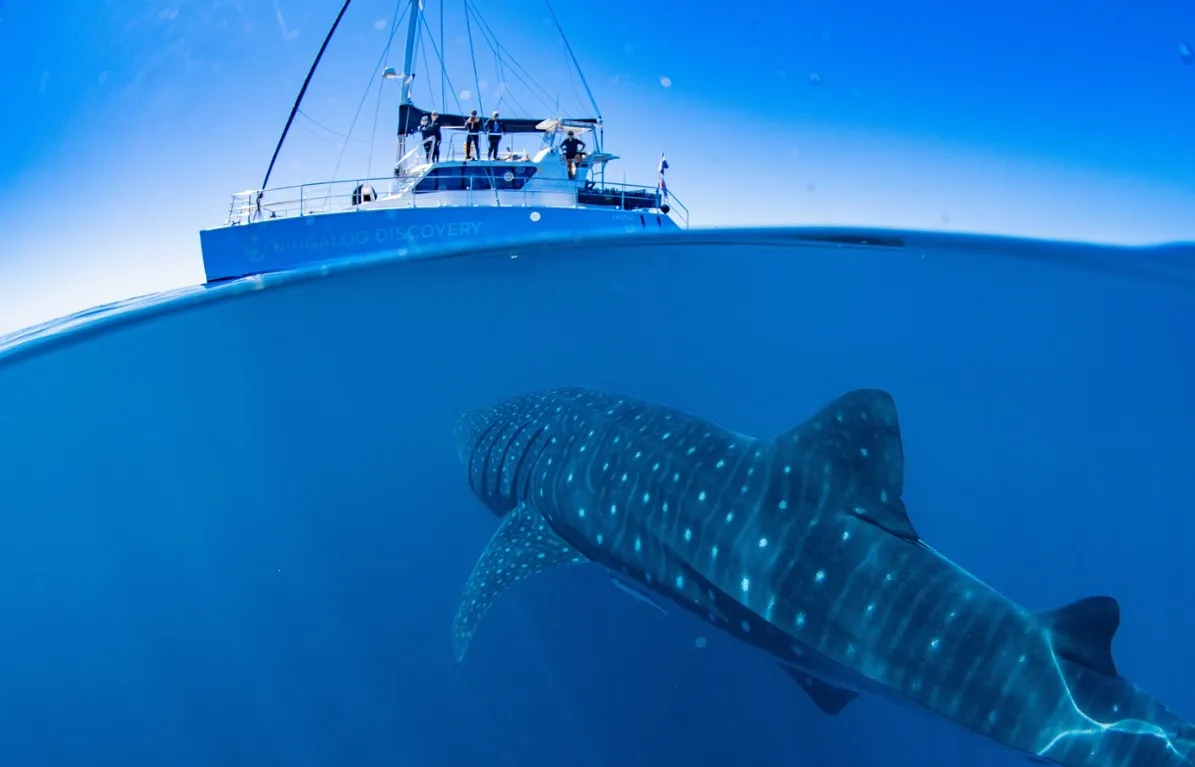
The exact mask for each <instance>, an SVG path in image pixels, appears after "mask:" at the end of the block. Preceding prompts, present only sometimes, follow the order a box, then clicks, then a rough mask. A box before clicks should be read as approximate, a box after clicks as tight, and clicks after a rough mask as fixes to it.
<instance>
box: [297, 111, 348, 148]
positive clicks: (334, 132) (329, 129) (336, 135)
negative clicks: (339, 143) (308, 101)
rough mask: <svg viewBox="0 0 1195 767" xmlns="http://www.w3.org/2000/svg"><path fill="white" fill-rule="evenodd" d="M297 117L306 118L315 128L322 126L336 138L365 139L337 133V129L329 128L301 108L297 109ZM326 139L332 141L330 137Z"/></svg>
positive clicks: (346, 139)
mask: <svg viewBox="0 0 1195 767" xmlns="http://www.w3.org/2000/svg"><path fill="white" fill-rule="evenodd" d="M299 117H302V118H303V119H304V120H306V121H307V122H309V123H311V124H312V125H314V126H315V127H317V128H323V129H324V130H326V131H327V132H328V133H331V134H332V135H333V136H335V137H336V138H342V139H344V140H345V141H365V139H362V138H353V137H352V136H346V135H344V134H343V133H338V132H337V131H334V130H332V129H331V128H329V127H328V126H327V125H324V124H323V123H322V122H320V121H319V120H316V119H315V118H314V117H312V116H311V115H309V114H307V113H306V112H304V111H303V110H302V109H300V110H299ZM295 124H296V125H303V123H295ZM317 135H318V134H317ZM323 138H327V136H324V137H323ZM328 140H329V141H332V140H331V139H328ZM332 143H333V144H335V143H336V142H335V141H332Z"/></svg>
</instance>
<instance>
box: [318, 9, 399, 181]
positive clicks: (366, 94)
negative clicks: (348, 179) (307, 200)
mask: <svg viewBox="0 0 1195 767" xmlns="http://www.w3.org/2000/svg"><path fill="white" fill-rule="evenodd" d="M397 12H398V8H397V6H396V7H395V13H397ZM405 16H406V13H403V17H405ZM401 19H402V17H399V18H396V19H395V20H394V24H392V25H391V26H390V39H389V40H387V41H386V47H385V48H384V49H383V50H382V55H381V56H378V63H377V64H375V65H374V67H373V71H372V72H370V73H369V85H367V86H366V87H365V92H364V93H362V94H361V101H359V102H357V111H356V112H354V113H353V121H352V122H351V123H349V135H350V136H351V135H353V128H355V127H357V118H359V117H360V116H361V109H362V108H363V107H364V106H365V99H367V98H369V91H370V88H371V87H372V86H373V83H374V78H375V77H376V76H377V72H378V69H379V68H380V67H381V66H382V64H383V62H385V61H386V57H387V56H389V55H390V44H391V43H392V42H393V41H394V35H395V33H396V32H397V31H398V25H399V23H400V22H401ZM381 86H382V83H380V82H379V83H378V87H379V88H380V87H381ZM348 148H349V145H348V142H347V141H346V142H345V143H344V145H343V146H341V147H340V154H339V155H338V156H337V157H336V166H335V167H334V168H333V169H332V176H331V177H332V178H333V179H335V178H336V174H337V173H339V172H340V163H341V162H342V161H343V160H344V153H345V150H347V149H348ZM370 151H371V152H372V151H373V147H372V143H371V146H370ZM328 193H329V194H331V187H330V186H329V187H328Z"/></svg>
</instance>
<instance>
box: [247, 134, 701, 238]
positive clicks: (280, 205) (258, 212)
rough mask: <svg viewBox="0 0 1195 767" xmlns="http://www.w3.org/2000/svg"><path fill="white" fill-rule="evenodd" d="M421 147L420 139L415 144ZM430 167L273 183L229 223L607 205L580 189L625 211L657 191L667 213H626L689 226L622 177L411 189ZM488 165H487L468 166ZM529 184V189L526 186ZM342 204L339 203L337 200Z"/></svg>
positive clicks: (679, 206)
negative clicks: (361, 195)
mask: <svg viewBox="0 0 1195 767" xmlns="http://www.w3.org/2000/svg"><path fill="white" fill-rule="evenodd" d="M416 148H417V149H419V150H420V151H422V144H420V145H419V146H417V147H416ZM430 167H431V166H429V165H427V164H426V163H424V164H423V165H422V172H419V173H417V174H412V175H407V176H399V177H373V178H359V179H351V180H349V179H341V180H331V181H315V182H310V183H306V184H292V185H289V186H280V187H273V188H271V189H263V190H257V189H253V190H249V191H245V192H239V193H237V194H234V195H232V199H231V201H230V203H229V209H228V219H227V222H226V223H227V224H228V225H237V224H245V223H252V222H254V221H257V220H261V219H274V218H293V217H298V216H309V215H319V214H322V213H333V212H347V211H354V210H378V209H383V210H389V209H407V208H420V207H450V206H457V205H459V206H463V207H470V206H476V207H525V206H529V205H530V206H544V207H572V208H578V207H597V208H605V207H607V206H605V205H602V204H600V203H592V202H591V203H583V202H581V201H580V200H579V197H580V195H581V194H582V193H588V194H603V193H604V194H609V195H612V196H613V195H617V196H618V197H619V203H620V204H619V205H617V206H614V207H616V208H617V209H619V210H625V207H624V205H625V201H626V197H627V195H628V194H634V195H636V196H642V195H648V196H654V197H655V199H656V200H657V204H661V203H666V204H667V205H668V206H669V212H667V213H664V211H663V210H662V209H661V208H657V207H656V206H647V207H644V208H632V209H630V210H629V211H628V212H634V211H636V210H638V211H651V212H653V213H654V212H660V213H664V214H665V215H672V216H673V217H674V218H675V219H676V220H677V222H678V223H679V224H680V225H681V227H682V228H688V225H689V209H688V208H687V207H686V206H685V205H684V204H683V203H682V202H681V201H680V200H678V199H677V198H676V197H675V196H674V195H673V194H672V193H671V192H669V194H668V196H667V198H662V197H661V196H660V190H659V188H658V187H652V186H645V185H642V184H626V183H619V182H606V183H601V182H597V181H592V182H589V183H591V184H592V186H588V185H587V184H585V183H578V182H577V181H573V180H569V179H545V178H540V177H532V178H531V179H529V180H528V182H527V186H524V187H523V188H521V189H495V188H493V187H492V186H491V188H489V189H473V188H466V189H455V190H428V191H425V192H418V193H413V192H412V190H413V189H414V188H415V186H416V185H417V184H418V183H419V182H420V181H422V180H423V179H424V178H426V170H427V169H429V168H430ZM469 167H485V166H469ZM364 184H368V185H370V186H373V187H374V190H375V193H378V194H379V195H380V196H378V197H375V198H374V199H373V200H370V201H367V202H364V203H361V204H358V205H354V204H353V203H352V194H353V192H354V191H355V190H356V189H357V188H358V187H360V186H361V185H364ZM386 185H389V191H388V192H387V193H385V194H381V190H382V189H385V188H386ZM528 186H529V187H530V188H528ZM337 203H339V204H337Z"/></svg>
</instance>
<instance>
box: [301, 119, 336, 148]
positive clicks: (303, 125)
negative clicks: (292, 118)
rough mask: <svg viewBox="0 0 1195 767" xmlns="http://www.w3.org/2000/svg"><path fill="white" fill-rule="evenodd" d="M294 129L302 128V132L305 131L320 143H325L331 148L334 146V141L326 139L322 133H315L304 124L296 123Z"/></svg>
mask: <svg viewBox="0 0 1195 767" xmlns="http://www.w3.org/2000/svg"><path fill="white" fill-rule="evenodd" d="M295 127H296V128H302V129H303V130H305V131H307V133H308V135H311V136H314V137H316V138H317V139H319V140H320V141H324V142H327V143H328V144H329V145H331V146H336V143H337V142H336V140H335V139H331V138H328V137H327V136H325V135H324V134H322V133H316V132H315V130H314V129H312V127H311V126H310V125H308V124H307V123H305V122H297V123H295Z"/></svg>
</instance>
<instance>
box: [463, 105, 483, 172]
mask: <svg viewBox="0 0 1195 767" xmlns="http://www.w3.org/2000/svg"><path fill="white" fill-rule="evenodd" d="M465 130H466V131H467V132H466V134H465V160H466V161H468V160H472V159H473V152H476V153H477V159H479V160H480V159H481V147H480V145H479V144H478V141H479V139H480V137H481V118H480V117H478V116H477V110H476V109H474V110H473V111H471V112H469V119H468V120H465ZM470 147H472V151H470Z"/></svg>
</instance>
